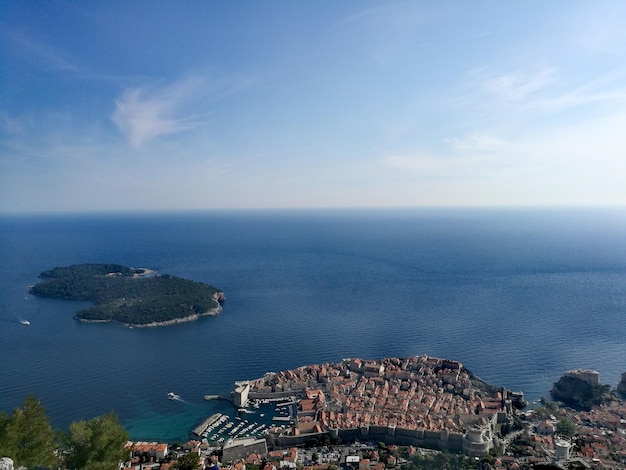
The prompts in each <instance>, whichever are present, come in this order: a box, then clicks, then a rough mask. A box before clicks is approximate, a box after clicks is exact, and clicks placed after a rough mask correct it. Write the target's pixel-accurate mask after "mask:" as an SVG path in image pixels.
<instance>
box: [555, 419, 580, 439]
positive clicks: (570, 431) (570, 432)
mask: <svg viewBox="0 0 626 470" xmlns="http://www.w3.org/2000/svg"><path fill="white" fill-rule="evenodd" d="M577 429H578V428H577V426H576V425H575V424H574V422H573V421H572V420H571V419H569V418H567V417H563V418H561V419H559V421H558V422H557V423H556V427H555V430H556V433H557V434H560V435H561V436H565V437H572V436H574V434H576V431H577Z"/></svg>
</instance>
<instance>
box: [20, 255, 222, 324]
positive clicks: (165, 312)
mask: <svg viewBox="0 0 626 470" xmlns="http://www.w3.org/2000/svg"><path fill="white" fill-rule="evenodd" d="M39 277H40V278H41V279H42V281H41V282H39V283H37V284H36V285H34V286H32V287H31V288H30V292H31V293H32V294H33V295H36V296H40V297H51V298H60V299H72V300H89V301H92V302H93V303H94V304H95V305H94V306H93V307H90V308H87V309H84V310H79V311H78V312H76V314H75V315H74V318H76V319H77V320H80V321H88V322H114V323H119V324H122V325H125V326H129V327H148V326H164V325H171V324H174V323H180V322H185V321H192V320H196V319H198V318H199V317H200V316H203V315H217V314H218V313H219V312H220V311H221V310H222V306H221V305H220V302H221V301H223V300H224V298H225V297H224V293H223V292H222V291H220V290H219V289H216V288H215V287H213V286H209V285H207V284H204V283H201V282H195V281H190V280H187V279H182V278H179V277H175V276H170V275H168V274H159V273H157V272H155V271H153V270H150V269H146V268H129V267H126V266H121V265H118V264H88V263H86V264H75V265H71V266H66V267H56V268H54V269H51V270H49V271H44V272H42V273H41V274H40V275H39Z"/></svg>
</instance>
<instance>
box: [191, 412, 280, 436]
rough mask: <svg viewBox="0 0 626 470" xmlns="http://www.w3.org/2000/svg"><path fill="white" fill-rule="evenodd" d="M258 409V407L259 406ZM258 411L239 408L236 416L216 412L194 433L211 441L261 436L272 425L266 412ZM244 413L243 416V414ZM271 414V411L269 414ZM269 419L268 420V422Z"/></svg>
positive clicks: (196, 428) (194, 430)
mask: <svg viewBox="0 0 626 470" xmlns="http://www.w3.org/2000/svg"><path fill="white" fill-rule="evenodd" d="M257 409H258V408H257ZM253 414H256V411H252V410H247V409H243V411H242V409H237V413H236V414H235V415H234V416H230V415H228V414H225V413H214V414H212V415H211V416H210V417H209V418H207V419H205V420H204V421H203V422H202V423H201V424H200V425H198V426H196V427H195V428H194V429H193V431H192V432H193V434H195V435H196V436H198V437H201V438H205V439H207V440H208V441H209V442H217V443H220V444H221V443H224V442H226V441H228V440H231V439H237V438H244V437H250V438H259V437H262V436H264V435H265V434H267V431H268V429H269V427H270V426H271V422H270V421H271V420H269V416H268V418H265V416H266V414H265V413H260V414H258V418H260V419H259V420H258V421H257V419H255V418H256V416H250V415H253ZM242 415H243V416H242ZM269 415H270V416H271V413H270V414H269ZM266 421H267V422H266Z"/></svg>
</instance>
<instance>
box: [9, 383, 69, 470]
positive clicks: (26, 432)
mask: <svg viewBox="0 0 626 470" xmlns="http://www.w3.org/2000/svg"><path fill="white" fill-rule="evenodd" d="M56 437H57V436H56V433H55V431H54V429H53V428H52V426H51V425H50V421H49V419H48V416H47V415H46V410H45V408H44V407H43V406H42V405H41V403H40V401H39V400H37V398H35V397H34V396H32V395H29V396H28V397H26V399H25V400H24V404H23V405H22V407H21V408H17V409H16V410H15V411H14V412H13V414H12V415H11V416H9V415H7V414H5V413H3V414H2V415H0V455H1V456H2V457H10V458H11V459H12V460H13V462H14V463H15V464H16V466H24V467H54V466H56V463H57V457H56V454H55V450H56V448H57V445H56Z"/></svg>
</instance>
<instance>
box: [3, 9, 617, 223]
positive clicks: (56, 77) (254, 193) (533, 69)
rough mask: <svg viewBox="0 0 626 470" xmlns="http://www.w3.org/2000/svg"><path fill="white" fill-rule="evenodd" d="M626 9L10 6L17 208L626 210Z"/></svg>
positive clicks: (9, 183)
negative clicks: (624, 207)
mask: <svg viewBox="0 0 626 470" xmlns="http://www.w3.org/2000/svg"><path fill="white" fill-rule="evenodd" d="M624 25H626V2H623V1H621V0H620V1H614V2H611V1H595V2H589V1H577V0H555V1H550V2H544V1H539V0H537V1H528V2H502V1H495V0H494V1H480V0H477V1H472V2H467V1H464V0H463V1H461V0H459V1H453V0H449V1H441V2H433V1H419V0H412V1H406V2H405V1H376V2H370V1H353V0H345V1H331V0H319V1H317V0H316V1H298V0H296V1H291V0H290V1H287V0H284V1H272V0H267V1H266V0H264V1H260V2H250V1H246V2H244V1H237V0H228V1H225V0H224V1H221V0H214V1H180V2H166V1H162V2H161V1H147V0H145V1H141V0H138V1H117V0H109V1H106V2H101V1H92V0H85V1H80V2H75V1H67V2H66V1H62V0H59V1H54V2H41V1H29V0H21V1H14V0H2V1H0V212H2V213H37V212H94V211H129V210H131V211H153V210H168V211H169V210H174V211H176V210H202V209H239V208H328V207H413V206H436V207H438V206H600V205H626V28H625V27H624Z"/></svg>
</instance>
